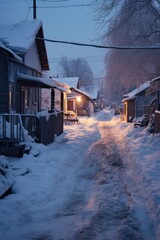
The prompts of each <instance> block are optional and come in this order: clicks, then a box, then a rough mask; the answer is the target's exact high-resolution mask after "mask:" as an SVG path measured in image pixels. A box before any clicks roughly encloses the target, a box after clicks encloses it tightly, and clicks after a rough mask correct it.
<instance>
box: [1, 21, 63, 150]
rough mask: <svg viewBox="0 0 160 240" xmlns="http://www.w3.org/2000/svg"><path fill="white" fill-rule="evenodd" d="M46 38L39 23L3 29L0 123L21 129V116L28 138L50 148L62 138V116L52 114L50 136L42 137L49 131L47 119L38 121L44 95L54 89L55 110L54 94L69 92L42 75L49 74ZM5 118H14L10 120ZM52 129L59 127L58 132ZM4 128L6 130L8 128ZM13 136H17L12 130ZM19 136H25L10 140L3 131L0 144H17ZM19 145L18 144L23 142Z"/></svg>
mask: <svg viewBox="0 0 160 240" xmlns="http://www.w3.org/2000/svg"><path fill="white" fill-rule="evenodd" d="M43 38H44V34H43V26H42V22H41V21H40V20H37V19H33V20H31V21H22V22H19V23H17V24H13V25H0V98H1V101H0V114H1V121H0V122H1V125H3V124H2V123H8V121H13V120H14V118H15V120H14V124H13V123H10V124H11V126H13V125H17V126H19V121H18V120H17V118H19V117H20V116H21V118H22V122H23V126H24V127H25V129H27V130H28V132H29V134H30V135H31V136H32V137H33V138H34V139H35V140H36V141H38V142H42V143H44V144H48V143H50V142H52V141H53V139H54V135H55V134H56V135H59V134H61V133H62V132H63V112H62V111H59V112H58V113H57V112H56V114H54V113H53V112H52V114H51V116H50V121H48V122H47V123H48V124H49V122H50V126H49V127H48V134H47V130H46V131H45V132H44V133H42V129H43V128H44V126H43V125H45V127H46V126H47V123H46V121H45V117H44V116H43V117H42V116H41V117H40V114H39V115H38V117H37V113H39V112H41V110H42V106H41V91H42V89H43V88H48V89H51V92H52V105H53V106H54V95H55V94H54V91H55V90H58V91H60V92H61V93H63V92H65V91H67V89H65V88H63V87H62V86H61V85H60V84H59V83H58V82H56V81H52V79H50V78H49V77H46V76H45V75H44V73H43V71H46V70H49V63H48V57H47V51H46V46H45V42H44V40H43ZM6 114H10V115H11V114H12V116H15V117H14V118H13V117H12V118H10V117H8V115H7V116H6ZM42 118H43V120H42ZM9 119H10V120H9ZM51 119H53V121H52V120H51ZM55 121H57V122H59V124H57V122H56V124H54V122H55ZM53 125H54V126H58V130H57V131H56V128H55V127H54V126H53ZM59 126H61V127H59ZM2 127H4V128H5V125H4V126H2ZM17 129H18V128H17ZM22 129H23V128H22V127H21V131H22ZM46 129H47V127H46ZM17 131H18V130H17ZM11 132H12V133H13V132H14V131H13V129H12V131H11ZM20 135H21V136H22V135H23V134H22V133H21V134H19V132H17V133H16V137H15V135H14V134H11V133H10V136H6V133H5V131H2V133H1V132H0V141H1V143H2V142H3V141H4V138H6V139H9V140H8V141H10V142H12V141H11V139H12V140H13V142H15V138H17V136H20ZM47 135H48V136H47ZM44 136H45V137H44ZM46 136H47V137H46ZM17 141H18V142H19V141H20V139H18V140H17ZM8 145H9V144H8ZM5 147H6V146H5Z"/></svg>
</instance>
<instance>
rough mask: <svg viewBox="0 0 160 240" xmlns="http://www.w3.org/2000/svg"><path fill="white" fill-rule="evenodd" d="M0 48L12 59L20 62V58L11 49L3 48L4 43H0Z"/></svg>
mask: <svg viewBox="0 0 160 240" xmlns="http://www.w3.org/2000/svg"><path fill="white" fill-rule="evenodd" d="M0 48H1V49H4V50H5V51H7V52H8V53H9V54H10V55H11V56H12V57H13V58H14V59H16V60H18V61H20V62H22V58H21V57H19V56H18V55H17V54H15V53H14V52H13V51H12V50H11V49H9V48H7V47H5V45H4V43H3V42H1V41H0Z"/></svg>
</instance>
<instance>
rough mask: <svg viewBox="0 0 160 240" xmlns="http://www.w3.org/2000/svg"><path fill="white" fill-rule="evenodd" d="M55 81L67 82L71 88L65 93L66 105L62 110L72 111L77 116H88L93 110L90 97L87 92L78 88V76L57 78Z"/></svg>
mask: <svg viewBox="0 0 160 240" xmlns="http://www.w3.org/2000/svg"><path fill="white" fill-rule="evenodd" d="M57 81H59V82H61V83H62V82H63V83H65V84H67V85H68V86H69V87H70V90H71V92H70V93H67V95H66V99H67V102H66V104H67V105H65V107H64V112H74V113H75V114H76V115H77V116H88V117H90V116H91V115H92V114H93V112H94V105H93V102H92V97H91V95H90V94H88V93H87V92H85V91H82V90H81V89H79V78H78V77H68V78H57Z"/></svg>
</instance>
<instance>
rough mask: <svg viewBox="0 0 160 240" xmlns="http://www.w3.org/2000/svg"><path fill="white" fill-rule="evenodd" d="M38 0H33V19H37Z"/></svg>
mask: <svg viewBox="0 0 160 240" xmlns="http://www.w3.org/2000/svg"><path fill="white" fill-rule="evenodd" d="M36 17H37V16H36V0H33V19H36Z"/></svg>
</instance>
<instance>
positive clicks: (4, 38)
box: [0, 19, 49, 70]
mask: <svg viewBox="0 0 160 240" xmlns="http://www.w3.org/2000/svg"><path fill="white" fill-rule="evenodd" d="M37 36H38V37H39V38H42V39H43V38H44V36H43V29H42V22H41V20H38V19H33V20H30V21H21V22H18V23H16V24H12V25H1V24H0V41H1V42H2V43H3V44H4V45H5V47H6V48H9V49H11V50H12V51H14V52H15V53H16V54H25V53H26V52H27V51H28V50H29V49H30V48H31V46H32V45H33V43H34V42H35V39H36V37H37ZM36 44H37V49H38V53H39V57H40V61H41V65H42V69H43V70H49V64H48V58H47V53H46V47H45V42H44V41H43V40H39V39H37V41H36Z"/></svg>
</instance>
